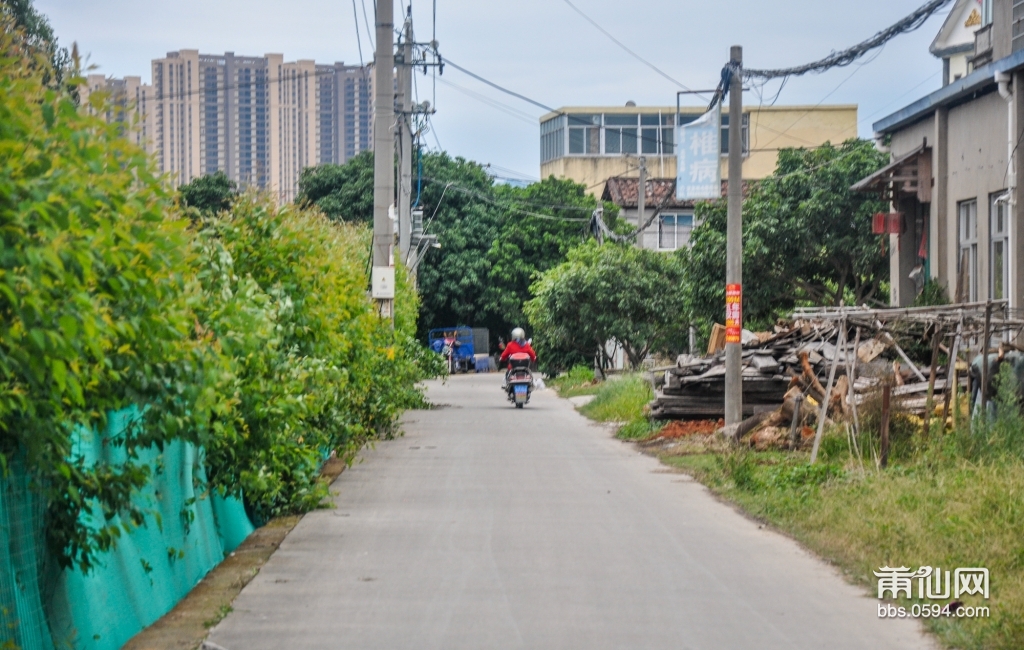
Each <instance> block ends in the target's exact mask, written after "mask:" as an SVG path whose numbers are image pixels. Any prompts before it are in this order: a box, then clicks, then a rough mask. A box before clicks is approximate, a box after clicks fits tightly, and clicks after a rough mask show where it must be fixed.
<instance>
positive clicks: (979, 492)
mask: <svg viewBox="0 0 1024 650" xmlns="http://www.w3.org/2000/svg"><path fill="white" fill-rule="evenodd" d="M840 442H842V441H841V440H840ZM695 452H696V453H693V454H687V453H685V452H683V454H682V455H663V456H662V457H661V458H662V461H663V462H665V463H666V464H668V465H670V466H673V467H678V468H680V469H682V470H684V471H686V472H687V473H689V474H691V475H692V476H694V478H696V479H698V480H699V481H700V482H701V483H703V484H704V485H706V486H707V487H709V488H710V489H711V490H712V491H714V492H715V493H716V494H719V495H720V496H722V497H725V498H726V499H728V500H730V501H732V502H734V503H736V504H737V505H739V506H740V507H741V508H742V509H743V510H745V511H746V512H747V513H749V514H750V515H752V516H754V517H755V518H757V519H759V520H762V521H764V522H766V523H768V524H770V525H772V526H773V527H776V528H777V529H779V530H781V531H783V532H785V533H786V534H788V535H791V536H792V537H794V538H795V539H796V540H798V541H799V542H800V543H802V544H803V545H805V546H806V547H807V548H808V549H810V550H811V551H813V552H815V553H816V554H818V555H819V556H821V557H823V558H825V559H826V560H828V561H830V562H832V563H834V564H835V565H837V566H839V567H840V568H841V569H842V570H843V571H844V572H845V574H846V575H847V576H848V577H849V579H850V580H852V581H853V582H855V583H857V584H861V585H864V586H865V588H867V589H868V590H869V591H870V592H871V593H872V595H876V593H877V592H876V589H877V579H876V578H875V576H874V572H875V571H878V570H879V568H880V567H885V566H888V567H899V566H905V567H914V568H916V567H922V566H932V567H942V568H943V569H949V568H953V567H985V568H987V569H988V570H989V574H990V576H991V593H990V597H989V599H988V600H987V601H986V600H983V599H981V598H980V597H978V596H968V597H964V598H962V600H963V602H964V604H965V605H968V606H976V607H977V606H988V607H990V608H991V616H990V617H987V618H955V617H949V618H946V617H940V618H927V619H924V620H923V623H924V624H925V626H926V627H927V629H929V630H931V631H932V632H934V633H935V634H936V635H937V636H938V638H939V639H940V640H941V641H942V643H943V644H944V645H945V646H947V647H950V648H978V649H982V648H984V649H985V650H991V649H1001V648H1005V649H1010V648H1021V647H1024V537H1022V535H1021V532H1022V531H1024V462H1022V461H1021V459H1020V458H1003V459H996V460H983V461H980V462H969V461H965V460H960V461H950V462H948V463H936V462H934V459H931V460H930V459H928V458H921V459H918V460H917V461H916V462H910V463H907V464H903V465H897V466H892V467H890V468H888V469H887V470H885V471H877V470H875V469H874V467H873V466H869V467H868V468H867V470H866V471H865V472H864V473H863V474H861V472H860V469H859V465H857V464H856V463H851V462H846V463H841V462H837V461H839V460H840V459H836V460H834V461H831V462H824V463H818V464H816V465H809V464H808V462H807V461H808V457H807V454H803V453H801V454H796V455H794V454H789V453H786V452H774V453H755V452H752V451H748V450H745V449H740V450H735V451H731V452H724V453H702V452H701V451H699V450H695ZM914 593H915V595H916V593H917V592H916V587H915V592H914ZM901 601H902V602H897V603H894V604H896V605H903V606H905V607H907V608H908V609H909V608H910V607H911V606H912V605H913V604H914V603H925V602H929V601H918V600H909V599H901ZM879 602H880V603H881V602H883V601H879ZM946 602H949V601H945V602H943V603H941V604H943V605H944V604H945V603H946Z"/></svg>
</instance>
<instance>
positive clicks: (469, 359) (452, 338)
mask: <svg viewBox="0 0 1024 650" xmlns="http://www.w3.org/2000/svg"><path fill="white" fill-rule="evenodd" d="M453 343H454V345H453ZM427 345H429V346H430V349H431V350H433V351H434V352H437V353H438V354H440V355H442V356H444V357H445V358H446V359H447V360H448V372H450V373H452V374H454V373H457V372H473V371H474V369H475V363H476V347H475V345H474V337H473V329H472V328H470V327H466V326H465V325H459V326H456V327H438V328H436V329H432V330H430V331H429V332H427Z"/></svg>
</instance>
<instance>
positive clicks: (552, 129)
mask: <svg viewBox="0 0 1024 650" xmlns="http://www.w3.org/2000/svg"><path fill="white" fill-rule="evenodd" d="M564 155H565V118H564V117H562V116H559V117H556V118H554V119H551V120H548V121H547V122H542V123H541V125H540V161H541V162H542V163H545V162H548V161H549V160H554V159H556V158H561V157H562V156H564Z"/></svg>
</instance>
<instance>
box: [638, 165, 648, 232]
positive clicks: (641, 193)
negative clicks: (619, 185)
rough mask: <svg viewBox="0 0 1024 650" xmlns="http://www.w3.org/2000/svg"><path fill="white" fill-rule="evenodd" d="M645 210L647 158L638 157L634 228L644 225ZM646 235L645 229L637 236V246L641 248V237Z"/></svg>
mask: <svg viewBox="0 0 1024 650" xmlns="http://www.w3.org/2000/svg"><path fill="white" fill-rule="evenodd" d="M646 210H647V158H646V157H644V156H640V183H639V184H637V186H636V211H637V218H636V227H637V228H640V227H642V226H643V225H644V221H645V220H646V216H647V215H646V214H645V213H646ZM646 234H647V229H646V228H645V229H644V232H642V233H639V234H638V235H637V245H639V246H640V247H641V248H643V245H644V244H643V237H644V236H645V235H646Z"/></svg>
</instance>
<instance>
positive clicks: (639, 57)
mask: <svg viewBox="0 0 1024 650" xmlns="http://www.w3.org/2000/svg"><path fill="white" fill-rule="evenodd" d="M564 2H565V4H567V5H569V6H570V7H572V10H573V11H575V12H576V13H578V14H579V15H580V16H582V17H583V19H584V20H586V21H587V22H588V23H590V24H591V25H593V26H594V27H596V28H597V30H598V31H599V32H601V33H602V34H604V35H605V36H607V37H608V38H609V39H610V40H611V41H612V42H613V43H615V44H616V45H618V46H619V47H621V48H622V49H623V50H625V51H626V52H627V53H628V54H629V55H630V56H632V57H633V58H634V59H636V60H637V61H639V62H640V63H643V64H644V65H646V66H647V67H648V68H650V69H651V70H654V71H655V72H657V73H658V74H659V75H661V76H662V77H664V78H666V79H668V80H669V81H671V82H672V83H674V84H675V85H677V86H679V87H680V88H682V89H683V90H690V91H691V92H692V89H691V88H690V87H689V86H687V85H686V84H684V83H683V82H681V81H678V80H676V79H673V78H672V77H670V76H669V75H668V74H667V73H665V72H664V71H663V70H661V69H660V68H658V67H657V66H656V65H654V64H653V63H651V62H650V61H648V60H647V59H645V58H643V57H642V56H640V55H639V54H637V53H636V52H634V51H633V50H631V49H629V48H628V47H627V46H626V44H625V43H623V42H622V41H620V40H619V39H617V38H615V37H614V36H612V35H611V33H610V32H609V31H608V30H607V29H605V28H604V27H601V26H600V25H598V24H597V22H596V21H595V20H594V19H593V18H591V17H590V16H588V15H587V14H585V13H583V12H582V11H581V10H580V8H579V7H577V6H576V5H574V4H573V3H572V2H570V1H569V0H564ZM696 94H697V96H698V97H700V98H701V99H707V97H705V96H704V95H701V94H700V93H696Z"/></svg>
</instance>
